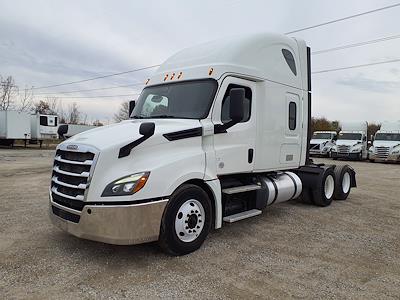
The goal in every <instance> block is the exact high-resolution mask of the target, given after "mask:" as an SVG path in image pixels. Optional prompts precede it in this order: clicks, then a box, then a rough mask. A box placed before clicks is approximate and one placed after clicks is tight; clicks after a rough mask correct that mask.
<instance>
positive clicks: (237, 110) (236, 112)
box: [229, 88, 245, 123]
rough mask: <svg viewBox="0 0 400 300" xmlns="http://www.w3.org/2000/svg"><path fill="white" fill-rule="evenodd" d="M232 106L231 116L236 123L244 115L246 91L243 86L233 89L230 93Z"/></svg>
mask: <svg viewBox="0 0 400 300" xmlns="http://www.w3.org/2000/svg"><path fill="white" fill-rule="evenodd" d="M229 97H230V107H229V117H230V119H231V120H232V122H234V123H239V122H240V121H242V120H243V116H244V99H245V91H244V89H243V88H236V89H231V91H230V93H229Z"/></svg>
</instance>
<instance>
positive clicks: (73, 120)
mask: <svg viewBox="0 0 400 300" xmlns="http://www.w3.org/2000/svg"><path fill="white" fill-rule="evenodd" d="M80 118H81V112H80V111H79V108H78V105H77V104H76V103H75V102H74V103H72V104H71V105H70V106H69V107H68V113H67V119H66V121H67V122H68V124H79V120H80Z"/></svg>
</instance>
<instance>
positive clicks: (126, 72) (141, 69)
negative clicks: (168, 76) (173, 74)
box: [31, 65, 160, 90]
mask: <svg viewBox="0 0 400 300" xmlns="http://www.w3.org/2000/svg"><path fill="white" fill-rule="evenodd" d="M159 66H160V65H153V66H148V67H143V68H139V69H135V70H129V71H124V72H118V73H113V74H109V75H103V76H97V77H92V78H88V79H83V80H78V81H71V82H66V83H60V84H53V85H48V86H39V87H32V88H31V90H38V89H47V88H51V87H58V86H64V85H70V84H76V83H81V82H87V81H92V80H97V79H102V78H107V77H112V76H118V75H122V74H128V73H133V72H138V71H143V70H147V69H153V68H156V67H159Z"/></svg>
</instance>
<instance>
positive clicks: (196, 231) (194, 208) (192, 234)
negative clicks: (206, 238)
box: [175, 199, 205, 243]
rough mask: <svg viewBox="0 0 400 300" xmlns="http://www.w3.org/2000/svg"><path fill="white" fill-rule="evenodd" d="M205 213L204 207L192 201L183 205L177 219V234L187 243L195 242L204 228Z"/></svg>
mask: <svg viewBox="0 0 400 300" xmlns="http://www.w3.org/2000/svg"><path fill="white" fill-rule="evenodd" d="M204 219H205V211H204V207H203V205H202V204H201V203H200V202H199V201H197V200H195V199H190V200H187V201H186V202H185V203H183V204H182V205H181V207H180V208H179V210H178V212H177V213H176V217H175V232H176V235H177V237H178V238H179V239H180V240H181V241H182V242H185V243H190V242H193V241H194V240H195V239H196V238H197V237H198V236H199V235H200V233H201V232H202V230H203V228H204V221H205V220H204Z"/></svg>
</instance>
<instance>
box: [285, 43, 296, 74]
mask: <svg viewBox="0 0 400 300" xmlns="http://www.w3.org/2000/svg"><path fill="white" fill-rule="evenodd" d="M282 54H283V57H284V58H285V60H286V63H287V64H288V66H289V68H290V70H292V72H293V74H294V75H295V76H297V70H296V62H295V61H294V57H293V54H292V52H290V51H289V50H287V49H282Z"/></svg>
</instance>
